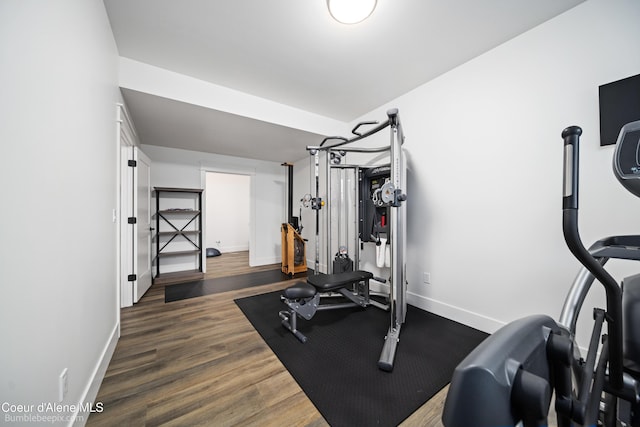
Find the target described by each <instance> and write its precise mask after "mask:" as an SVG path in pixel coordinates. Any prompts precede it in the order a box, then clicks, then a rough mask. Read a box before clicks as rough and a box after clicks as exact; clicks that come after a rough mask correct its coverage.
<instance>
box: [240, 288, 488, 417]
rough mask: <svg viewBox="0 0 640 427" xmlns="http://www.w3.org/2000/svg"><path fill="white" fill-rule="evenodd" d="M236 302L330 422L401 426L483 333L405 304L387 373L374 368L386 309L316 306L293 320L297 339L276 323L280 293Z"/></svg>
mask: <svg viewBox="0 0 640 427" xmlns="http://www.w3.org/2000/svg"><path fill="white" fill-rule="evenodd" d="M235 302H236V304H237V305H238V306H239V307H240V309H241V310H242V312H243V313H244V314H245V316H246V317H247V318H248V319H249V321H250V322H251V324H252V325H253V326H254V328H255V329H256V330H257V331H258V332H259V333H260V335H261V336H262V338H263V339H264V340H265V341H266V343H267V344H268V345H269V347H271V349H272V350H273V352H274V353H275V354H276V355H277V356H278V358H279V359H280V360H281V361H282V363H283V364H284V366H285V367H286V368H287V369H288V370H289V372H290V373H291V375H292V376H293V377H294V378H295V380H296V381H297V382H298V384H299V385H300V387H301V388H302V389H303V390H304V392H305V393H306V394H307V396H308V397H309V398H310V399H311V401H312V402H313V403H314V405H315V406H316V407H317V408H318V410H319V411H320V413H321V414H322V415H323V417H324V418H325V419H326V420H327V422H328V423H329V424H330V425H331V426H333V427H340V426H367V427H369V426H396V425H398V424H399V423H400V422H402V421H403V420H404V419H405V418H407V417H408V416H409V415H411V414H412V413H413V412H414V411H415V410H416V409H418V408H419V407H420V406H422V405H423V404H424V403H425V402H426V401H427V400H429V399H430V398H431V397H432V396H433V395H435V394H436V393H437V392H438V391H440V390H441V389H442V388H443V387H444V386H445V385H447V384H448V383H449V382H450V380H451V376H452V374H453V370H454V369H455V367H456V366H457V365H458V363H459V362H460V361H461V360H462V359H463V358H464V357H465V356H466V355H467V354H468V353H469V352H470V351H471V350H473V349H474V348H475V347H476V346H477V345H478V344H479V343H480V342H481V341H482V340H484V339H485V338H486V337H487V334H486V333H484V332H480V331H478V330H476V329H472V328H469V327H467V326H464V325H462V324H460V323H456V322H453V321H450V320H447V319H445V318H443V317H440V316H437V315H434V314H431V313H428V312H426V311H423V310H420V309H417V308H415V307H412V306H409V307H408V310H407V316H406V322H405V324H404V325H403V326H402V330H401V334H400V342H399V344H398V349H397V353H396V358H395V363H394V368H393V371H392V372H390V373H389V372H384V371H381V370H379V369H378V366H377V362H378V358H379V356H380V352H381V351H382V346H383V342H384V336H385V334H386V332H387V330H388V328H389V322H390V319H389V313H388V312H385V311H382V310H379V309H377V308H375V307H369V308H367V309H360V308H353V309H342V310H328V311H321V312H317V313H316V315H315V316H314V317H313V319H311V320H310V321H305V320H300V319H299V320H298V328H299V330H300V331H302V333H304V334H305V335H306V336H307V337H308V341H307V342H306V343H305V344H302V343H300V342H299V341H298V340H297V339H296V338H295V337H294V336H293V334H291V333H290V332H289V331H287V330H286V329H285V328H284V327H283V326H282V325H281V324H280V318H279V316H278V312H279V311H280V310H284V309H285V305H284V304H283V303H282V302H281V301H280V292H272V293H268V294H263V295H257V296H253V297H248V298H242V299H238V300H236V301H235ZM291 422H292V424H295V420H291Z"/></svg>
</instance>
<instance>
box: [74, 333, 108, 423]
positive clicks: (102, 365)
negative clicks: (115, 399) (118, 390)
mask: <svg viewBox="0 0 640 427" xmlns="http://www.w3.org/2000/svg"><path fill="white" fill-rule="evenodd" d="M119 338H120V324H119V323H116V325H115V326H114V328H113V331H112V332H111V336H110V337H109V340H108V341H107V343H106V345H105V347H104V350H103V351H102V355H101V356H100V360H99V361H98V363H97V364H96V367H95V369H94V370H93V375H92V376H91V380H90V381H89V383H88V384H87V387H86V388H85V390H84V393H83V395H82V397H81V399H80V402H78V410H77V411H76V413H75V414H73V421H71V422H70V423H69V426H74V427H83V426H84V425H85V424H86V423H87V420H88V419H89V415H91V408H92V407H96V408H97V410H100V405H98V406H95V404H98V403H99V402H96V401H95V400H96V397H97V396H98V391H99V390H100V385H101V384H102V380H103V379H104V375H105V374H106V373H107V368H108V367H109V362H111V357H112V356H113V352H114V351H115V350H116V344H118V339H119ZM87 402H90V403H93V404H94V405H87Z"/></svg>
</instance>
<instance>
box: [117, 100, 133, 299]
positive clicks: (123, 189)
mask: <svg viewBox="0 0 640 427" xmlns="http://www.w3.org/2000/svg"><path fill="white" fill-rule="evenodd" d="M117 105H118V120H117V122H118V149H119V153H118V188H119V198H118V199H119V215H118V217H119V218H118V234H119V241H120V245H119V246H120V256H119V266H120V268H119V269H118V270H119V273H118V285H119V286H118V294H119V300H120V307H121V308H123V307H131V306H132V305H133V282H130V281H129V280H128V275H129V272H131V271H133V268H134V266H133V244H134V243H133V232H132V231H131V226H132V225H131V224H128V223H127V218H128V217H129V216H131V215H130V212H133V207H134V203H133V198H134V197H135V191H134V188H133V183H134V181H133V168H131V167H130V166H129V164H128V162H129V160H134V147H135V146H136V145H137V142H138V136H137V134H136V131H135V128H134V126H133V122H132V121H131V117H130V116H129V113H128V111H127V109H126V107H125V106H124V104H117Z"/></svg>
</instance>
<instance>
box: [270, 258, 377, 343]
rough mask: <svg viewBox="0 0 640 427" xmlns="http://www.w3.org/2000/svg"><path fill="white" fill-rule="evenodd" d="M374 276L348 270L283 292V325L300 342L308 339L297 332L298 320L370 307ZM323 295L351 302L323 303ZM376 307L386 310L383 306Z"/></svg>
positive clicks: (300, 283) (313, 279)
mask: <svg viewBox="0 0 640 427" xmlns="http://www.w3.org/2000/svg"><path fill="white" fill-rule="evenodd" d="M372 278H373V274H371V273H370V272H368V271H362V270H357V271H348V272H346V273H338V274H316V275H313V276H309V277H308V278H307V281H306V282H296V283H295V284H293V285H292V286H289V287H288V288H286V289H285V290H284V291H283V292H282V297H281V298H282V301H283V302H284V303H285V304H286V305H287V307H288V310H283V311H280V313H279V315H280V318H281V319H282V325H283V326H284V327H285V328H287V329H288V330H289V331H291V333H293V335H295V337H296V338H298V339H299V340H300V341H301V342H303V343H304V342H306V341H307V337H306V336H305V335H303V334H302V333H301V332H300V331H298V329H297V317H298V316H300V317H302V318H303V319H305V320H310V319H311V318H312V317H313V316H314V315H315V314H316V312H317V311H322V310H335V309H339V308H346V307H357V306H360V307H367V306H368V305H370V304H372V303H373V301H371V300H370V298H369V280H370V279H372ZM322 296H325V297H326V296H343V297H345V298H347V299H348V300H349V302H343V303H330V304H322V305H321V304H320V298H321V297H322ZM376 305H378V306H380V307H381V308H386V307H385V306H383V305H382V304H379V303H377V304H376Z"/></svg>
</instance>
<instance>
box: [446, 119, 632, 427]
mask: <svg viewBox="0 0 640 427" xmlns="http://www.w3.org/2000/svg"><path fill="white" fill-rule="evenodd" d="M581 134H582V129H580V128H579V127H577V126H572V127H569V128H566V129H565V130H564V131H563V132H562V138H563V140H564V194H563V200H562V203H563V224H562V225H563V232H564V237H565V241H566V243H567V246H568V247H569V249H570V250H571V252H572V254H573V255H574V256H575V257H576V258H577V259H578V260H579V261H580V263H581V264H582V265H583V268H582V270H581V271H580V272H579V274H578V275H577V277H576V279H575V280H574V283H573V285H572V288H571V290H570V292H569V294H568V296H567V298H566V300H565V303H564V306H563V309H562V314H561V316H560V319H559V321H558V322H556V321H555V320H553V319H552V318H551V317H549V316H546V315H537V316H529V317H525V318H523V319H519V320H516V321H514V322H512V323H509V324H507V325H505V326H504V327H502V328H501V329H499V330H498V331H497V332H495V333H494V334H493V335H491V336H490V337H489V338H487V339H486V340H485V341H484V342H482V343H481V344H480V345H479V346H478V347H477V348H476V349H475V350H474V351H473V352H471V353H470V354H469V355H468V356H467V357H466V358H465V359H464V360H463V361H462V362H461V363H460V365H458V367H457V368H456V370H455V372H454V374H453V378H452V381H451V385H450V388H449V392H448V395H447V399H446V402H445V407H444V412H443V416H442V421H443V423H444V425H445V427H463V426H464V427H468V426H474V427H504V426H515V425H522V426H524V427H530V426H536V427H538V426H546V425H547V421H548V417H549V407H550V403H551V400H552V395H553V397H554V402H555V405H554V407H555V412H556V415H557V425H558V427H569V426H595V425H601V426H607V427H618V426H633V427H640V275H635V276H631V277H628V278H625V279H624V280H623V282H622V284H621V285H618V283H617V282H616V280H615V279H614V278H613V277H611V275H610V274H609V273H608V272H607V271H606V270H605V269H604V265H605V264H606V262H607V261H608V260H609V259H611V258H618V259H631V260H640V236H637V235H634V236H612V237H608V238H605V239H602V240H599V241H598V242H596V243H594V244H593V245H592V246H591V247H590V248H589V250H587V249H586V248H585V247H584V246H583V244H582V241H581V240H580V235H579V233H578V165H579V140H580V135H581ZM613 170H614V174H615V175H616V177H617V179H618V180H619V181H620V183H621V184H622V185H623V186H624V187H625V188H626V189H627V190H629V191H630V192H631V193H633V194H634V195H636V196H638V197H640V121H637V122H633V123H629V124H627V125H625V126H623V127H622V129H621V131H620V134H619V136H618V141H617V147H616V150H615V154H614V158H613ZM594 279H597V280H598V282H600V283H601V284H602V285H603V286H604V288H605V293H606V310H603V309H600V308H596V309H594V312H593V316H594V327H593V331H592V335H591V339H590V342H589V348H588V352H587V355H586V356H585V358H582V357H581V356H580V354H579V349H578V346H577V344H576V343H575V341H574V337H575V329H576V323H577V318H578V314H579V312H580V310H581V308H582V304H583V302H584V299H585V297H586V295H587V293H588V292H589V288H590V286H591V284H592V283H593V281H594ZM605 322H606V323H607V332H608V333H607V334H603V333H602V329H603V325H604V323H605Z"/></svg>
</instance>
